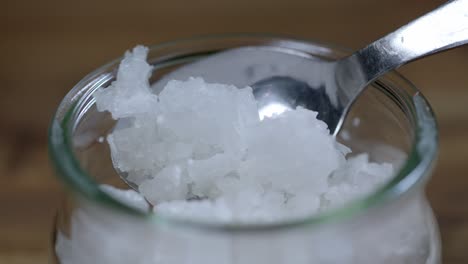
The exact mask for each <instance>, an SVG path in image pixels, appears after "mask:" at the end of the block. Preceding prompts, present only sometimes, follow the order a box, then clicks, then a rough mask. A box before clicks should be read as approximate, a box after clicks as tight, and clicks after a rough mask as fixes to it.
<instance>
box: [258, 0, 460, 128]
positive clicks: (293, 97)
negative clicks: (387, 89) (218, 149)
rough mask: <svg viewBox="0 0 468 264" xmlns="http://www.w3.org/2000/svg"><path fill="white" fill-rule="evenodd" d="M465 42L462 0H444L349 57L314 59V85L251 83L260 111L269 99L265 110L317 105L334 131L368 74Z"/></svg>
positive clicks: (274, 80)
mask: <svg viewBox="0 0 468 264" xmlns="http://www.w3.org/2000/svg"><path fill="white" fill-rule="evenodd" d="M467 42H468V0H455V1H449V2H447V3H446V4H444V5H442V6H440V7H439V8H437V9H435V10H433V11H431V12H429V13H427V14H425V15H424V16H422V17H420V18H418V19H416V20H414V21H412V22H410V23H409V24H407V25H405V26H403V27H401V28H399V29H398V30H396V31H394V32H392V33H390V34H388V35H386V36H385V37H383V38H381V39H379V40H377V41H375V42H373V43H371V44H370V45H368V46H367V47H365V48H363V49H361V50H358V51H356V52H354V54H352V55H351V56H349V57H346V58H344V59H341V60H337V61H333V62H327V61H317V62H316V63H317V64H318V65H313V67H312V69H311V70H313V71H316V70H320V73H321V75H320V79H321V80H319V81H320V83H321V84H322V86H321V87H320V88H319V89H317V88H311V87H310V86H309V85H308V84H307V83H305V82H302V81H299V80H296V79H293V78H290V77H283V76H274V77H270V78H266V79H264V80H261V81H259V82H256V83H255V84H253V85H252V87H253V88H254V95H255V97H256V99H257V100H258V101H259V104H260V111H262V108H263V109H266V108H267V106H272V102H274V106H276V110H275V109H269V111H270V112H271V111H273V112H275V111H277V112H281V111H284V109H286V108H290V109H291V108H296V107H297V106H303V107H305V108H308V109H311V110H314V111H317V112H318V113H319V114H318V118H319V119H321V120H323V121H324V122H325V123H327V124H328V127H329V129H330V133H332V134H333V135H336V134H338V132H339V130H340V128H341V125H342V124H343V121H344V119H345V118H346V115H347V113H348V111H349V109H350V106H351V105H352V104H353V102H354V101H355V100H356V98H357V97H358V96H359V94H360V93H361V92H362V91H363V90H364V89H365V88H366V86H367V85H368V84H369V83H371V82H372V81H373V80H375V79H377V78H378V77H379V76H381V75H383V74H385V73H386V72H388V71H391V70H394V69H396V68H398V67H400V66H402V65H403V64H406V63H408V62H411V61H413V60H416V59H419V58H423V57H425V56H428V55H432V54H434V53H437V52H440V51H444V50H448V49H451V48H455V47H458V46H460V45H464V44H466V43H467ZM270 108H271V107H270ZM260 114H262V113H261V112H260Z"/></svg>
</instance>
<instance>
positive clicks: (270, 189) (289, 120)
mask: <svg viewBox="0 0 468 264" xmlns="http://www.w3.org/2000/svg"><path fill="white" fill-rule="evenodd" d="M146 55H147V49H146V48H145V47H142V46H138V47H136V48H135V49H134V50H133V52H132V53H130V52H127V53H126V55H125V58H124V60H123V61H122V63H121V66H120V68H119V72H118V76H117V80H116V81H115V82H114V83H113V84H112V85H111V86H110V87H108V88H106V89H102V90H100V91H98V92H97V93H96V94H95V98H96V104H97V107H98V109H99V110H100V111H109V112H110V113H111V114H112V116H113V117H114V118H116V119H119V122H120V123H124V124H125V125H124V126H122V125H120V126H118V127H117V128H116V129H115V130H114V132H113V133H112V134H110V135H109V136H108V142H109V145H110V147H111V153H112V159H113V163H114V166H115V167H116V168H117V169H118V170H120V171H122V172H126V173H127V174H128V179H129V180H130V181H132V182H133V183H135V184H136V185H137V186H139V191H140V193H141V194H143V195H144V196H145V197H146V198H147V199H148V200H149V201H150V202H151V203H152V204H153V205H155V207H154V208H155V211H156V213H158V214H168V215H171V216H175V217H186V218H191V219H199V220H207V221H208V220H209V221H222V222H259V221H260V222H271V221H278V220H284V219H285V218H297V217H301V216H305V215H311V214H315V213H317V212H319V211H323V210H326V209H328V208H330V207H335V206H339V205H342V204H343V203H345V202H348V201H349V200H351V199H354V198H356V197H359V196H362V195H365V194H366V193H368V192H370V191H372V189H374V188H376V187H377V186H378V185H380V184H382V183H383V182H384V181H386V180H387V179H389V177H390V176H391V175H392V173H393V169H392V166H391V165H390V164H376V163H370V162H369V160H368V157H367V155H366V154H362V155H358V156H356V157H354V158H350V159H348V160H346V158H345V156H346V154H347V153H348V152H350V150H349V149H348V148H347V147H345V146H343V145H341V144H339V143H337V142H336V141H335V140H334V138H333V137H332V136H331V135H330V134H329V131H328V129H327V126H326V124H325V123H324V122H322V121H320V120H318V119H317V113H316V112H313V111H310V110H307V109H303V108H298V109H296V110H292V111H286V112H284V113H282V114H279V115H273V116H271V117H265V118H264V119H263V120H260V118H259V114H258V109H257V104H256V101H255V98H254V97H253V94H252V89H251V88H250V87H245V88H242V89H238V88H237V87H234V86H232V85H223V84H212V83H206V82H205V81H204V80H203V79H201V78H189V79H188V80H187V81H175V80H173V81H169V82H168V83H167V85H166V86H165V88H164V90H163V91H162V92H161V93H160V94H159V95H156V94H154V93H153V92H152V91H151V88H150V85H149V82H148V78H149V76H150V73H151V67H150V66H149V65H148V64H147V63H146V62H145V60H146Z"/></svg>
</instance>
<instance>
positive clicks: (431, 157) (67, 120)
mask: <svg viewBox="0 0 468 264" xmlns="http://www.w3.org/2000/svg"><path fill="white" fill-rule="evenodd" d="M239 39H243V40H251V41H260V40H262V41H264V40H269V41H270V42H271V43H280V42H281V44H282V45H284V44H285V43H286V45H295V46H297V45H299V46H300V47H301V48H305V47H306V48H307V49H308V50H309V51H310V50H312V51H320V52H321V53H322V55H323V54H326V53H327V51H336V52H342V51H343V52H346V51H344V50H345V49H343V48H340V47H337V46H334V45H329V44H321V43H318V42H315V41H309V40H299V39H293V38H289V37H282V36H274V35H266V34H225V35H215V36H201V37H196V38H189V39H182V40H177V41H172V42H166V43H162V44H158V45H154V46H151V47H150V48H149V50H150V52H151V51H154V50H159V49H163V48H165V47H174V46H177V45H181V46H184V45H187V44H190V43H193V42H210V41H212V42H216V41H233V42H236V40H239ZM278 41H280V42H278ZM304 45H305V46H304ZM120 60H121V58H118V59H115V60H113V61H112V62H110V63H108V64H106V65H104V66H102V67H100V68H98V69H97V70H95V71H93V72H92V73H90V74H88V75H87V76H86V77H84V78H83V79H82V80H81V81H80V82H78V83H77V84H76V85H75V86H74V87H73V89H72V90H70V92H69V93H68V94H67V95H66V96H65V97H64V99H63V100H62V102H61V103H60V105H59V107H58V109H57V111H56V113H55V115H54V117H53V120H52V123H51V126H50V128H49V138H48V147H49V156H50V159H51V161H52V164H53V166H54V168H55V170H56V172H57V174H58V177H59V178H60V179H61V180H62V181H63V182H64V183H65V185H66V186H67V187H68V188H69V189H71V191H72V192H74V193H77V194H79V195H80V196H83V197H84V198H86V199H87V200H90V201H92V202H97V203H99V204H101V205H103V206H105V207H112V208H114V209H116V210H118V211H119V212H122V213H124V214H130V215H134V216H137V217H140V218H143V219H146V220H149V221H154V222H155V223H164V224H174V225H178V226H185V227H195V228H203V229H215V230H221V231H253V230H260V231H261V230H272V229H283V228H291V227H299V226H304V225H316V224H319V223H324V222H329V221H334V220H338V219H344V218H347V217H350V216H352V215H356V214H359V213H363V212H365V211H367V210H368V209H370V208H372V207H375V206H376V205H382V204H386V203H388V202H390V201H393V200H396V199H398V198H399V197H400V196H402V195H403V194H405V193H407V192H408V191H410V190H412V189H413V188H415V187H416V186H418V185H419V183H422V182H424V181H425V179H427V178H428V176H429V175H430V171H431V170H432V167H433V165H434V161H435V159H436V156H437V152H438V135H437V134H438V131H437V125H436V121H435V117H434V114H433V111H432V110H431V108H430V105H429V103H428V102H427V100H426V99H425V98H424V96H423V95H422V94H421V93H420V92H419V91H418V90H417V88H416V87H415V86H414V85H413V84H412V83H411V82H410V81H409V80H407V79H406V78H405V77H403V76H402V75H400V74H399V73H397V72H391V73H389V74H391V75H393V77H395V78H397V79H398V80H399V81H401V82H402V83H404V84H405V86H407V87H408V89H409V90H410V92H409V93H408V92H402V93H401V94H400V98H402V99H403V100H404V102H403V103H404V104H406V105H407V107H408V109H409V111H408V114H410V115H411V116H410V118H412V119H413V120H415V124H416V126H415V127H414V140H413V142H412V146H411V150H410V151H409V154H408V157H407V159H406V161H405V163H404V164H403V166H402V167H401V168H400V170H399V171H398V173H397V174H396V175H395V176H394V177H393V178H392V180H390V181H389V182H387V183H386V184H384V185H383V186H381V187H379V188H378V189H376V190H374V191H373V192H372V193H370V194H368V195H366V196H364V197H362V198H360V199H354V200H352V201H350V202H349V203H347V204H345V205H344V206H341V207H338V208H336V209H331V210H328V211H327V212H324V213H319V214H316V215H310V216H306V217H303V218H297V219H291V220H284V221H279V222H275V223H266V224H263V223H262V224H252V223H249V224H239V223H235V224H232V223H227V224H226V223H207V222H201V221H195V220H190V219H176V218H171V217H166V216H162V215H158V214H155V213H153V212H149V213H143V212H141V211H139V210H137V209H135V208H133V207H131V206H129V205H127V204H125V203H122V202H121V201H119V200H118V199H115V198H114V197H112V196H111V195H109V194H107V193H106V192H104V191H102V190H101V188H99V184H98V183H97V182H96V181H95V180H93V178H92V177H91V176H90V175H89V174H88V173H87V172H86V171H85V170H84V169H83V168H82V167H81V166H80V164H79V162H78V160H77V159H76V157H75V155H74V153H73V148H72V146H73V145H72V133H73V130H74V127H73V126H72V125H71V124H72V123H73V122H72V121H73V118H72V117H73V112H74V111H75V110H76V108H77V107H78V106H79V104H80V98H82V97H83V95H84V93H86V92H89V88H90V86H92V85H96V83H99V82H102V81H103V80H104V79H106V78H109V74H107V75H106V74H105V72H106V71H108V70H109V69H115V68H116V67H117V66H118V63H119V62H120ZM386 78H387V77H386V76H383V77H382V78H379V79H378V80H377V81H376V82H380V81H382V80H385V79H386ZM391 100H392V101H395V100H396V99H395V98H391ZM400 103H401V102H400Z"/></svg>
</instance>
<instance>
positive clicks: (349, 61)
mask: <svg viewBox="0 0 468 264" xmlns="http://www.w3.org/2000/svg"><path fill="white" fill-rule="evenodd" d="M466 43H468V0H454V1H449V2H447V3H446V4H444V5H442V6H440V7H439V8H437V9H435V10H433V11H431V12H429V13H427V14H425V15H423V16H422V17H420V18H417V19H416V20H413V21H412V22H410V23H409V24H407V25H405V26H403V27H401V28H399V29H398V30H396V31H394V32H392V33H390V34H388V35H386V36H385V37H383V38H381V39H379V40H377V41H375V42H373V43H371V44H370V45H368V46H367V47H365V48H363V49H361V50H359V51H357V52H355V53H354V54H353V55H351V56H350V57H348V58H346V59H344V60H342V61H340V62H339V63H338V68H337V75H336V76H337V77H338V78H337V82H338V84H339V85H340V86H341V87H343V88H345V90H347V91H346V95H345V97H347V98H342V99H344V100H353V99H354V97H356V96H357V95H358V94H359V92H361V91H362V90H363V89H364V88H365V86H366V85H367V84H369V83H370V82H371V81H373V80H375V79H376V78H377V77H379V76H381V75H382V74H384V73H386V72H388V71H390V70H393V69H395V68H398V67H399V66H401V65H403V64H406V63H408V62H410V61H413V60H416V59H419V58H422V57H425V56H428V55H431V54H434V53H437V52H440V51H444V50H447V49H451V48H455V47H458V46H460V45H464V44H466ZM340 64H341V65H340ZM342 66H343V67H342ZM340 71H341V72H340ZM350 71H352V72H350Z"/></svg>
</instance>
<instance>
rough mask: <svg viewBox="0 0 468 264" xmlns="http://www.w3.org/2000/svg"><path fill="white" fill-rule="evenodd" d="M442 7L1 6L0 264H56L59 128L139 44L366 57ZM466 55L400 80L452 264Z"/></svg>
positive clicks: (417, 2) (263, 2)
mask: <svg viewBox="0 0 468 264" xmlns="http://www.w3.org/2000/svg"><path fill="white" fill-rule="evenodd" d="M442 2H443V1H439V0H438V1H435V0H424V1H423V0H400V1H374V0H355V1H339V0H329V1H327V0H316V1H310V0H289V1H274V0H238V1H223V0H201V1H183V0H171V1H161V0H151V1H150V0H141V1H139V0H137V1H117V0H114V1H111V0H108V1H92V0H81V1H59V0H42V1H33V0H31V1H28V0H17V1H14V0H11V1H8V0H7V1H6V2H5V1H4V0H3V1H1V3H2V8H0V32H1V35H0V38H1V40H0V48H1V49H0V50H1V52H2V53H1V59H0V61H1V62H0V179H1V182H2V190H1V191H0V263H34V264H39V263H47V258H48V251H47V250H48V248H49V237H50V232H51V227H52V217H53V214H54V210H55V207H56V205H57V202H58V197H59V196H58V193H59V191H60V188H61V187H60V185H59V183H57V182H56V180H55V178H54V177H53V173H52V171H51V168H50V166H49V164H48V157H47V149H46V134H47V126H48V123H49V119H50V118H51V116H52V113H53V111H54V109H55V108H56V106H57V104H58V103H59V101H60V99H61V98H62V97H63V96H64V95H65V93H66V92H67V91H68V90H69V89H70V88H71V87H72V86H73V85H74V84H75V83H76V82H77V81H78V80H79V79H80V78H82V77H83V76H84V75H85V74H87V73H88V72H90V71H92V70H93V69H95V68H96V67H98V66H100V65H102V64H104V63H106V62H107V61H109V60H110V59H113V58H115V57H117V56H120V55H121V54H122V53H123V51H124V50H126V49H129V48H131V47H132V46H134V45H135V44H138V43H142V44H155V43H159V42H161V41H166V40H171V39H175V38H181V37H190V36H193V35H199V34H207V33H225V32H271V33H277V34H287V35H292V36H296V37H302V38H312V39H319V40H322V41H325V42H332V43H339V44H341V45H343V46H349V47H351V48H359V47H361V46H362V45H364V44H365V43H367V42H369V41H371V40H373V39H375V38H377V37H379V36H381V35H382V34H384V33H385V32H388V31H390V30H392V29H394V28H395V27H396V26H398V25H401V24H404V23H405V22H407V21H409V20H410V19H411V18H414V17H416V16H418V15H421V14H423V13H424V12H426V11H428V10H430V9H432V8H434V7H436V6H437V5H439V4H440V3H442ZM467 70H468V48H466V47H465V48H460V49H457V50H453V51H449V52H446V53H444V54H440V55H437V56H434V57H431V58H427V59H424V60H421V61H418V62H415V63H413V64H411V65H408V66H405V67H404V68H402V70H401V71H402V72H403V73H404V74H406V75H407V77H409V79H411V80H412V81H413V82H414V83H415V84H416V85H417V86H418V87H419V88H420V89H421V90H422V92H423V93H424V94H425V95H426V96H427V97H428V98H429V100H430V102H431V103H432V105H433V107H434V109H435V112H436V114H437V116H438V120H439V125H440V147H441V148H440V159H439V163H438V166H437V168H436V170H435V173H434V175H433V178H432V180H431V182H430V184H429V187H428V196H429V198H430V200H431V202H432V205H433V207H434V210H435V213H436V215H437V219H438V221H439V223H440V228H441V234H442V242H443V254H444V257H443V258H444V263H460V264H463V263H468V175H467V173H466V172H467V171H468V159H467V157H468V137H467V134H468V109H467V107H466V106H467V103H468V73H467Z"/></svg>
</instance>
